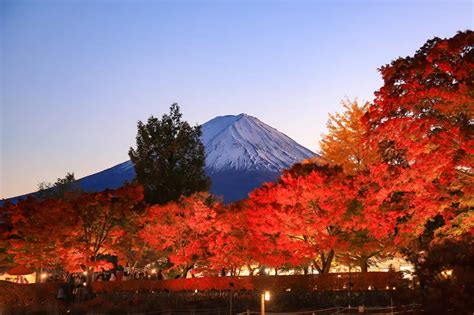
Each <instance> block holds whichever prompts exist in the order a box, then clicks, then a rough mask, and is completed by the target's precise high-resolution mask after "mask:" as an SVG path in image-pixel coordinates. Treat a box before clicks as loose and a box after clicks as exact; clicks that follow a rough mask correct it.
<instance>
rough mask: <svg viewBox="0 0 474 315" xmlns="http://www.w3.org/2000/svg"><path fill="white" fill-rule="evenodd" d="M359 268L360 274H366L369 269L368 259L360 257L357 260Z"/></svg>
mask: <svg viewBox="0 0 474 315" xmlns="http://www.w3.org/2000/svg"><path fill="white" fill-rule="evenodd" d="M359 267H360V271H361V272H367V271H368V269H369V258H368V257H365V256H362V257H361V258H360V259H359Z"/></svg>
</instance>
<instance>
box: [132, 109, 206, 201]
mask: <svg viewBox="0 0 474 315" xmlns="http://www.w3.org/2000/svg"><path fill="white" fill-rule="evenodd" d="M181 117H182V114H181V112H180V109H179V106H178V104H176V103H175V104H173V105H171V107H170V113H169V115H167V114H165V115H163V116H162V117H161V119H158V118H155V117H153V116H151V117H150V118H148V122H147V123H146V124H144V123H143V122H141V121H139V122H138V133H137V138H136V142H137V143H136V149H134V148H130V151H129V156H130V159H131V160H132V163H133V165H134V168H135V172H136V180H137V181H138V182H139V183H140V184H142V185H143V187H144V193H145V201H147V202H148V203H149V204H165V203H167V202H169V201H173V200H178V199H179V198H180V197H181V196H182V195H184V196H189V195H191V194H193V193H195V192H200V191H207V190H208V189H209V187H210V179H209V177H207V176H206V174H205V172H204V166H205V151H204V145H203V144H202V142H201V127H200V126H194V127H192V126H190V125H189V123H188V122H186V121H182V120H181Z"/></svg>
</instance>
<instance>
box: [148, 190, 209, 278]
mask: <svg viewBox="0 0 474 315" xmlns="http://www.w3.org/2000/svg"><path fill="white" fill-rule="evenodd" d="M214 207H215V205H214V204H213V201H212V197H211V196H209V195H208V194H206V193H200V194H194V195H192V196H190V197H183V198H182V199H181V200H179V201H178V202H169V203H167V204H165V205H154V206H151V207H150V208H149V209H148V210H147V212H146V217H145V225H144V227H143V229H142V230H141V231H140V233H139V235H140V237H141V238H142V239H143V240H144V241H145V243H147V245H148V246H150V247H151V248H153V249H155V250H157V251H159V252H162V253H163V254H164V255H166V256H167V257H168V259H169V261H170V262H171V263H172V266H171V267H170V269H169V271H170V272H174V273H175V274H176V275H177V276H178V277H183V278H185V277H186V275H187V274H188V272H189V271H191V270H193V269H196V270H197V271H200V269H206V265H207V258H208V256H209V254H208V252H207V247H208V237H209V235H210V234H211V233H212V230H213V224H214V222H215V219H216V215H217V214H216V211H215V209H214Z"/></svg>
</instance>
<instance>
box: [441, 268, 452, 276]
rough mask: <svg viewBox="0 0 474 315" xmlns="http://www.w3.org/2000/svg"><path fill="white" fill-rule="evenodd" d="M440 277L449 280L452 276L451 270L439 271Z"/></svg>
mask: <svg viewBox="0 0 474 315" xmlns="http://www.w3.org/2000/svg"><path fill="white" fill-rule="evenodd" d="M441 275H442V276H443V277H445V278H449V277H451V276H452V275H453V269H446V270H443V271H441Z"/></svg>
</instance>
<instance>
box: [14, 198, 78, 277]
mask: <svg viewBox="0 0 474 315" xmlns="http://www.w3.org/2000/svg"><path fill="white" fill-rule="evenodd" d="M8 208H9V209H8V210H7V211H8V212H9V213H10V220H11V224H12V229H11V232H10V236H9V241H10V245H11V246H10V249H9V253H10V254H12V255H13V259H14V261H15V263H16V264H24V265H27V266H29V267H30V268H33V269H35V270H36V271H37V272H38V274H41V273H42V272H43V270H45V269H54V268H56V267H57V266H60V265H61V263H62V260H61V257H60V255H59V252H60V248H61V242H62V241H63V240H64V239H66V238H67V237H68V235H69V233H70V232H71V231H73V230H74V229H75V228H76V222H75V220H74V216H73V215H72V213H71V209H70V208H69V207H68V205H67V204H66V203H65V202H64V201H63V200H58V199H47V200H44V201H38V200H35V199H34V198H32V197H30V198H28V199H26V200H22V201H20V202H19V203H18V204H16V205H13V204H11V205H10V206H8Z"/></svg>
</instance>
